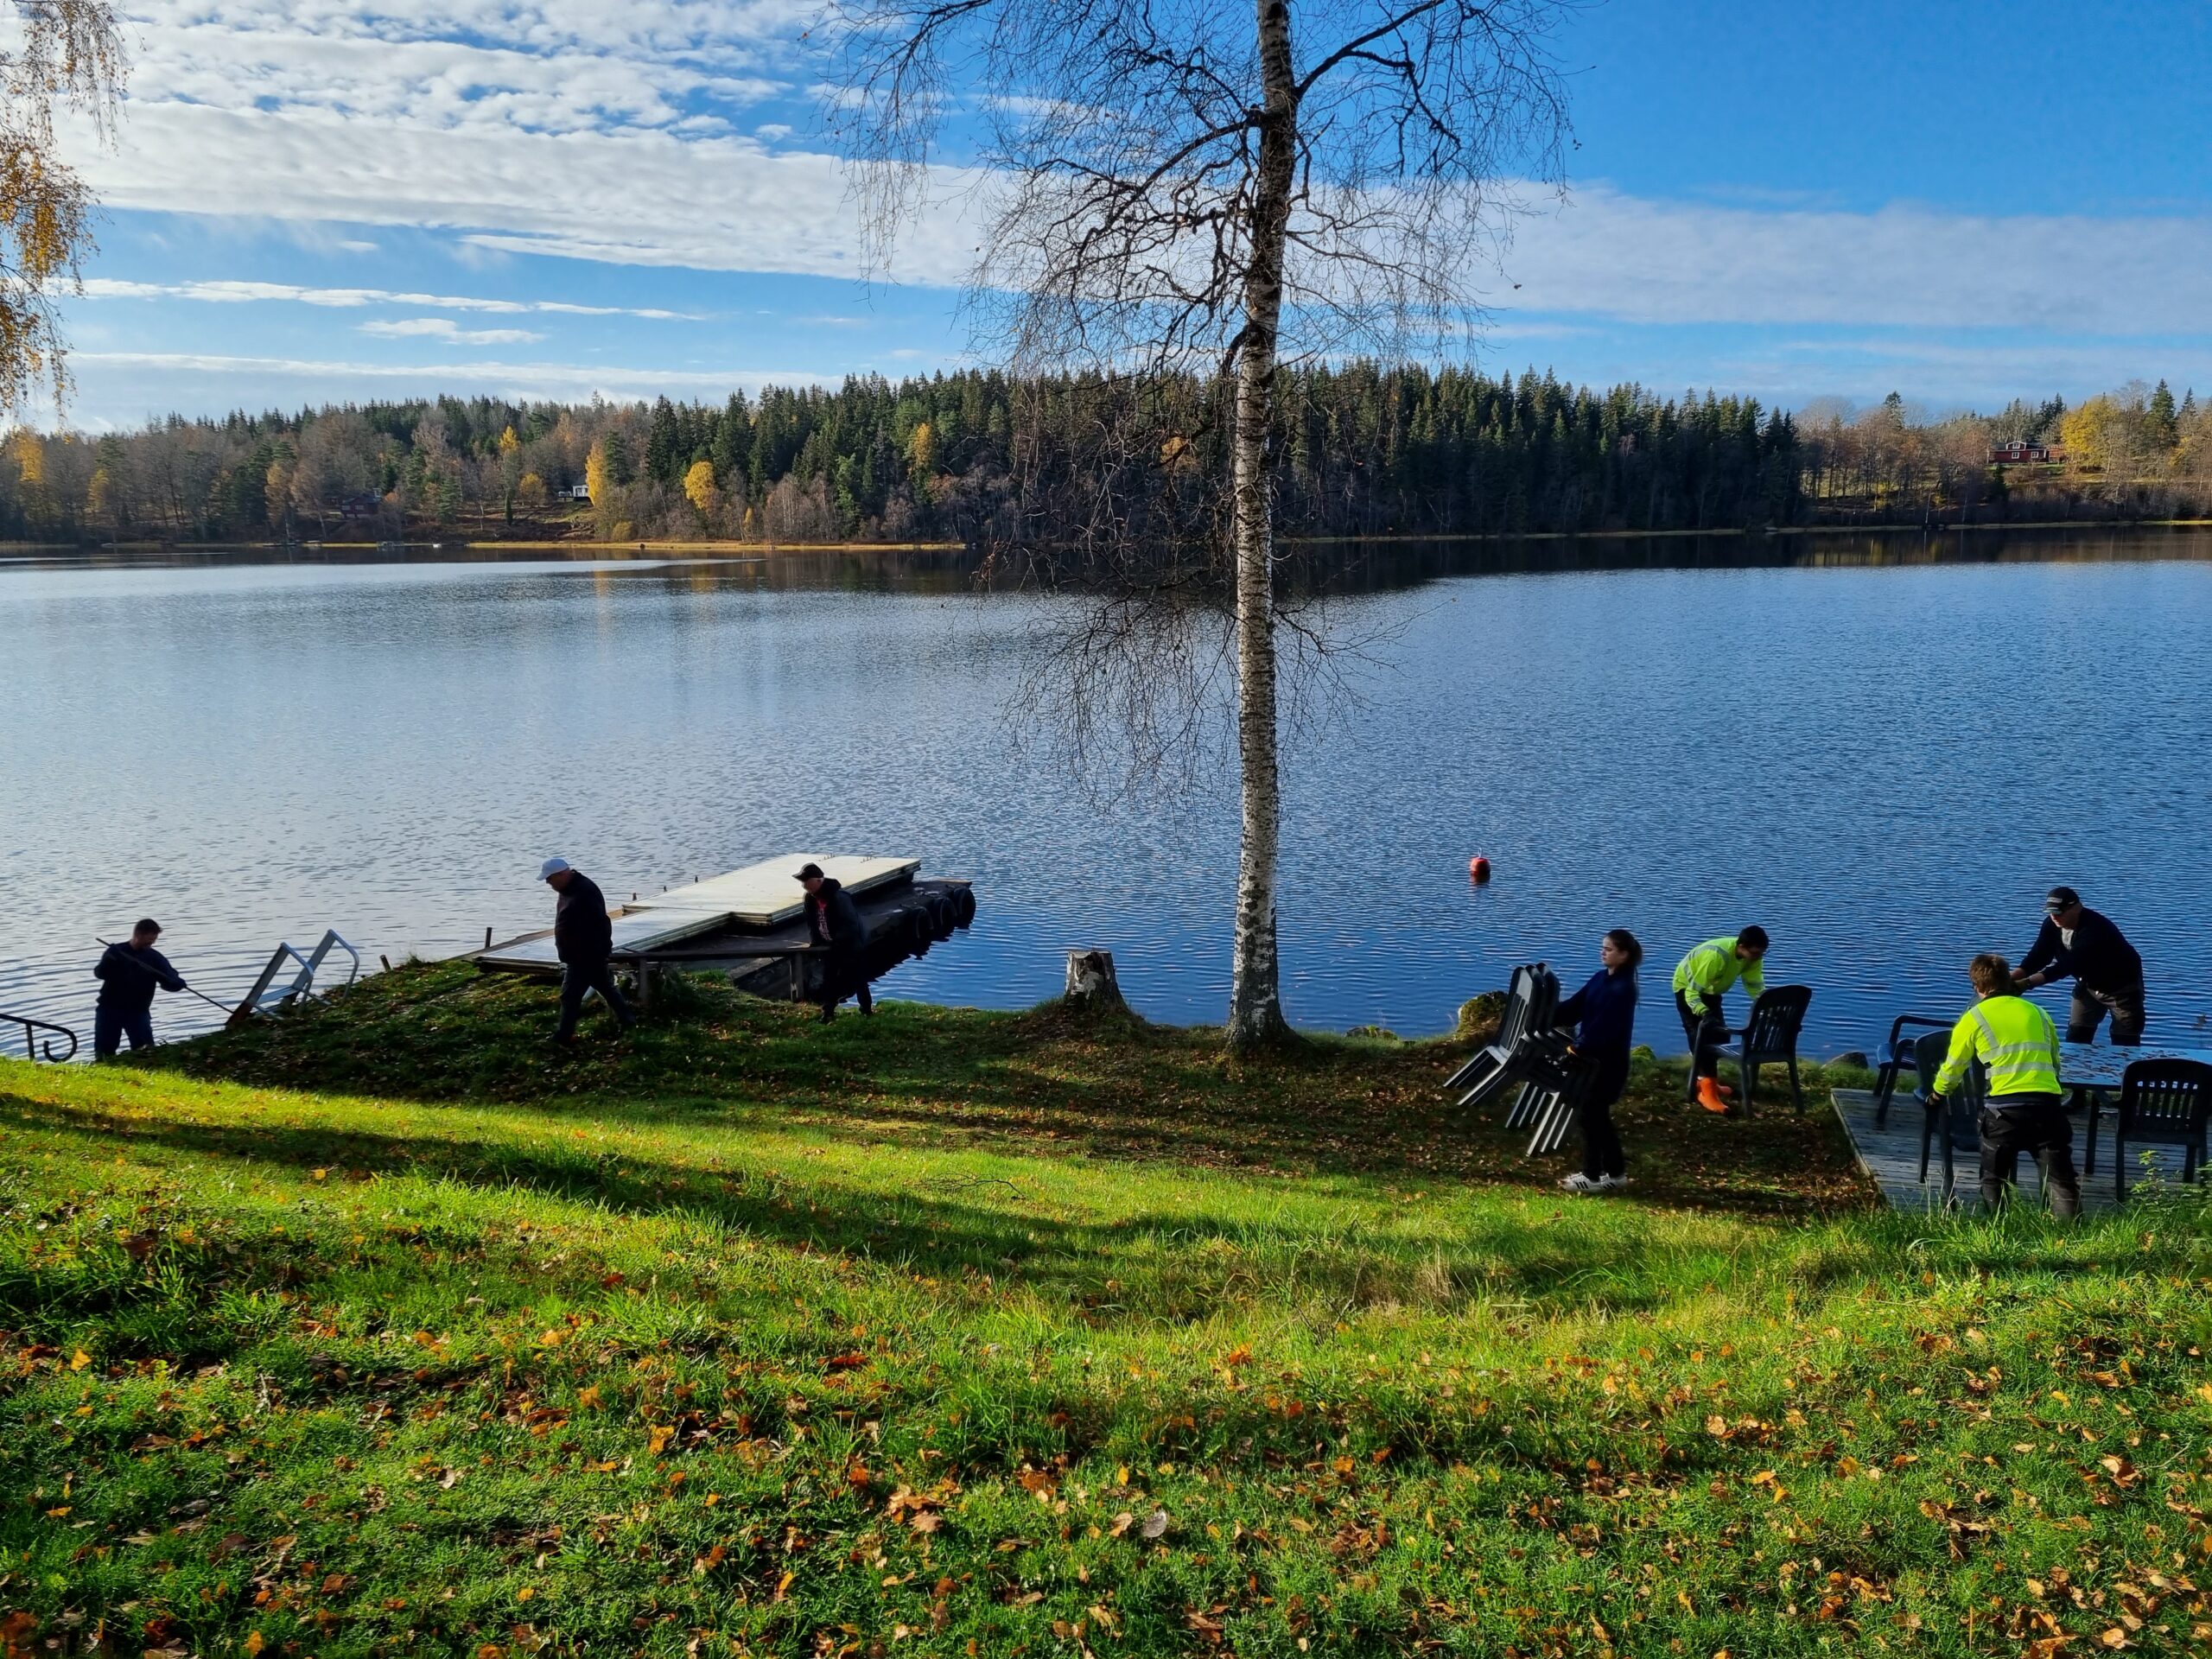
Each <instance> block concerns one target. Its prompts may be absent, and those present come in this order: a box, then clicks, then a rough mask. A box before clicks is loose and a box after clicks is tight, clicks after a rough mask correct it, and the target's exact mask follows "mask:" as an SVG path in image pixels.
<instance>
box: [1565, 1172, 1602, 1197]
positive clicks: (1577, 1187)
mask: <svg viewBox="0 0 2212 1659" xmlns="http://www.w3.org/2000/svg"><path fill="white" fill-rule="evenodd" d="M1560 1186H1562V1187H1564V1188H1565V1189H1566V1190H1567V1192H1604V1191H1605V1182H1603V1181H1602V1180H1598V1181H1593V1180H1592V1179H1590V1178H1589V1177H1588V1176H1587V1175H1585V1174H1584V1173H1582V1172H1581V1171H1580V1170H1579V1169H1578V1170H1576V1171H1575V1172H1574V1173H1573V1174H1572V1175H1567V1176H1562V1177H1561V1178H1560Z"/></svg>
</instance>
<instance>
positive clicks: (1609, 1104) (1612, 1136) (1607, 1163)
mask: <svg viewBox="0 0 2212 1659" xmlns="http://www.w3.org/2000/svg"><path fill="white" fill-rule="evenodd" d="M1627 1084H1628V1067H1627V1066H1625V1065H1620V1066H1608V1067H1606V1068H1605V1070H1604V1071H1600V1072H1599V1074H1598V1075H1597V1076H1596V1077H1593V1078H1592V1079H1591V1082H1590V1093H1589V1095H1588V1096H1586V1098H1585V1099H1584V1100H1583V1103H1582V1114H1581V1116H1582V1173H1584V1174H1585V1175H1587V1176H1588V1177H1589V1178H1590V1179H1592V1180H1593V1181H1596V1180H1602V1179H1605V1177H1606V1176H1608V1175H1613V1176H1619V1175H1625V1174H1627V1173H1628V1160H1627V1158H1626V1157H1625V1156H1624V1154H1622V1152H1621V1134H1620V1131H1619V1130H1618V1129H1617V1128H1614V1127H1613V1103H1614V1102H1615V1101H1618V1099H1619V1098H1620V1097H1621V1090H1623V1089H1624V1088H1625V1087H1626V1086H1627Z"/></svg>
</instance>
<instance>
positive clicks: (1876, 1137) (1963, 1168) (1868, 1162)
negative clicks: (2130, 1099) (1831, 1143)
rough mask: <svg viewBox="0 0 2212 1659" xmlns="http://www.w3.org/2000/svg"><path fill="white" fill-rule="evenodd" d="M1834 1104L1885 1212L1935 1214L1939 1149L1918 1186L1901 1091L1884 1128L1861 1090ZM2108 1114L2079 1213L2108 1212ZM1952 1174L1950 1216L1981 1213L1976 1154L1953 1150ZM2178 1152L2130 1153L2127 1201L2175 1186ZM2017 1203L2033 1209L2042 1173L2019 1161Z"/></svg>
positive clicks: (1912, 1108)
mask: <svg viewBox="0 0 2212 1659" xmlns="http://www.w3.org/2000/svg"><path fill="white" fill-rule="evenodd" d="M1831 1092H1832V1093H1833V1095H1834V1101H1835V1115H1836V1116H1837V1117H1839V1118H1840V1119H1841V1120H1842V1121H1843V1127H1844V1131H1845V1133H1847V1135H1850V1137H1851V1149H1852V1151H1853V1153H1855V1154H1858V1158H1859V1167H1860V1168H1861V1169H1864V1170H1865V1171H1866V1175H1867V1179H1870V1180H1872V1182H1873V1183H1874V1185H1876V1186H1878V1187H1879V1188H1880V1189H1881V1192H1882V1196H1883V1197H1884V1198H1886V1199H1888V1200H1889V1202H1890V1205H1891V1208H1893V1209H1897V1210H1920V1211H1925V1210H1940V1209H1942V1207H1943V1149H1942V1144H1941V1143H1940V1142H1938V1143H1937V1144H1936V1145H1935V1146H1932V1147H1929V1160H1928V1181H1927V1184H1926V1185H1922V1184H1921V1180H1920V1108H1919V1107H1918V1106H1917V1105H1916V1104H1915V1103H1913V1101H1912V1098H1911V1096H1910V1093H1909V1092H1907V1091H1901V1092H1900V1093H1899V1095H1898V1096H1897V1099H1896V1100H1895V1101H1894V1102H1892V1103H1891V1106H1890V1116H1889V1122H1886V1123H1884V1124H1880V1125H1877V1124H1876V1123H1875V1122H1874V1095H1873V1091H1872V1090H1868V1089H1837V1090H1832V1091H1831ZM2083 1122H2084V1119H2083V1118H2082V1117H2080V1116H2076V1117H2075V1119H2074V1123H2075V1133H2074V1167H2075V1171H2076V1172H2077V1173H2079V1172H2081V1171H2082V1167H2083V1165H2084V1163H2085V1162H2086V1160H2087V1152H2088V1148H2087V1147H2085V1145H2084V1144H2083V1140H2084V1137H2083V1135H2082V1123H2083ZM2112 1131H2113V1115H2112V1113H2111V1112H2110V1111H2109V1110H2107V1111H2106V1112H2104V1113H2103V1114H2101V1116H2100V1118H2099V1120H2098V1124H2097V1131H2096V1133H2097V1139H2098V1141H2099V1142H2100V1144H2099V1146H2098V1148H2097V1159H2096V1168H2095V1170H2094V1173H2082V1174H2081V1182H2082V1209H2083V1210H2085V1211H2088V1210H2109V1209H2112V1208H2113V1207H2114V1206H2113V1179H2112ZM1951 1157H1952V1168H1953V1171H1954V1173H1955V1180H1956V1185H1955V1187H1954V1189H1953V1192H1952V1194H1951V1207H1952V1208H1954V1209H1956V1210H1968V1211H1970V1210H1979V1209H1980V1208H1981V1154H1980V1148H1979V1147H1978V1146H1961V1147H1955V1148H1954V1149H1953V1152H1952V1154H1951ZM2181 1161H2182V1159H2181V1149H2180V1148H2179V1147H2165V1146H2153V1147H2131V1148H2129V1151H2128V1170H2127V1191H2128V1196H2129V1197H2130V1198H2133V1197H2134V1196H2135V1195H2136V1194H2137V1193H2138V1192H2147V1191H2148V1190H2149V1189H2150V1188H2151V1187H2152V1185H2153V1184H2154V1183H2157V1182H2160V1181H2166V1182H2177V1181H2179V1180H2180V1179H2181ZM2019 1169H2020V1173H2019V1182H2020V1186H2019V1198H2020V1202H2022V1203H2024V1204H2041V1203H2042V1202H2043V1201H2044V1200H2043V1174H2042V1172H2041V1171H2040V1170H2039V1169H2037V1166H2036V1161H2035V1160H2034V1159H2033V1158H2031V1157H2028V1156H2026V1155H2025V1154H2023V1155H2022V1157H2021V1159H2020V1166H2019Z"/></svg>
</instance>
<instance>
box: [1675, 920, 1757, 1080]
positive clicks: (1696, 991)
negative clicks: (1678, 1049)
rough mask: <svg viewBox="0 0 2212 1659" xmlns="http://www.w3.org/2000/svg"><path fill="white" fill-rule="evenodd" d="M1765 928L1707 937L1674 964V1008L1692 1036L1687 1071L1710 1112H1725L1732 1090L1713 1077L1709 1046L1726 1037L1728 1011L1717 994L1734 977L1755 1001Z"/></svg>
mask: <svg viewBox="0 0 2212 1659" xmlns="http://www.w3.org/2000/svg"><path fill="white" fill-rule="evenodd" d="M1767 943H1768V941H1767V936H1766V929H1764V928H1763V927H1760V926H1758V925H1752V926H1751V927H1747V928H1745V930H1744V931H1742V932H1740V933H1738V935H1736V937H1735V938H1718V939H1707V941H1706V942H1705V943H1704V944H1700V946H1698V947H1697V949H1696V950H1693V951H1691V952H1690V953H1689V955H1688V956H1687V957H1683V958H1682V959H1681V962H1679V963H1676V964H1675V1013H1676V1014H1680V1015H1681V1020H1682V1034H1683V1035H1684V1036H1685V1037H1688V1039H1690V1069H1691V1071H1692V1074H1693V1075H1694V1077H1696V1078H1697V1103H1698V1104H1699V1105H1700V1106H1702V1107H1704V1108H1705V1109H1706V1110H1707V1111H1708V1112H1725V1111H1726V1110H1727V1109H1728V1098H1729V1096H1732V1095H1733V1094H1734V1093H1735V1092H1736V1091H1735V1090H1732V1089H1730V1088H1728V1087H1727V1086H1726V1085H1725V1084H1722V1083H1721V1082H1720V1080H1719V1078H1718V1077H1715V1076H1714V1073H1715V1072H1716V1071H1718V1070H1719V1060H1718V1059H1717V1058H1714V1055H1713V1050H1714V1049H1716V1048H1718V1047H1719V1046H1720V1045H1721V1044H1723V1043H1725V1042H1726V1041H1727V1040H1728V1016H1727V1011H1726V1009H1725V1008H1724V1007H1722V1006H1721V997H1722V995H1723V994H1724V993H1725V992H1726V990H1727V989H1728V988H1729V987H1730V986H1731V985H1733V984H1734V983H1735V982H1737V981H1738V980H1739V979H1740V980H1742V981H1743V982H1744V990H1745V995H1748V996H1750V997H1751V1000H1752V1001H1754V1002H1756V1001H1758V999H1759V994H1760V993H1761V992H1763V991H1764V990H1765V989H1766V977H1765V970H1764V969H1762V968H1761V967H1760V966H1759V963H1760V962H1761V961H1762V960H1763V959H1764V957H1765V956H1766V950H1767Z"/></svg>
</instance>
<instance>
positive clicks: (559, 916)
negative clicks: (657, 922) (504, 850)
mask: <svg viewBox="0 0 2212 1659" xmlns="http://www.w3.org/2000/svg"><path fill="white" fill-rule="evenodd" d="M537 873H538V874H539V875H540V876H542V877H543V878H544V880H545V884H546V885H547V886H548V887H551V888H552V889H553V891H554V892H556V893H559V894H560V895H561V902H560V903H559V904H558V905H556V906H555V907H554V911H553V953H554V954H555V955H556V956H557V957H560V959H561V1024H560V1027H559V1029H557V1030H556V1031H555V1032H554V1033H553V1040H554V1041H555V1042H556V1043H565V1042H567V1041H568V1040H569V1039H570V1038H572V1037H574V1036H575V1034H576V1020H577V1017H578V1016H579V1015H581V1014H582V1013H583V1008H584V995H585V994H586V993H587V992H589V991H597V992H598V993H599V995H600V999H601V1001H604V1002H605V1003H606V1004H607V1007H609V1008H610V1009H612V1010H613V1014H614V1017H615V1018H616V1019H617V1020H620V1021H621V1022H622V1029H623V1030H625V1031H627V1030H629V1029H630V1027H632V1026H634V1025H636V1024H637V1023H638V1016H637V1015H636V1014H632V1013H631V1012H630V1005H629V1004H628V1003H627V1002H625V1001H623V1000H622V993H621V992H620V991H618V990H616V989H615V988H614V969H613V967H612V966H611V965H610V964H609V963H608V961H607V958H608V957H610V956H611V955H613V950H614V924H613V922H611V921H609V920H608V919H607V898H606V895H605V894H604V893H601V892H600V890H599V883H598V882H596V881H594V880H592V879H591V878H590V877H589V876H588V875H586V874H584V873H583V872H582V870H579V869H574V868H570V866H569V861H568V860H567V859H565V858H549V859H547V860H546V861H545V863H544V865H543V868H540V869H539V871H538V872H537Z"/></svg>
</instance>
